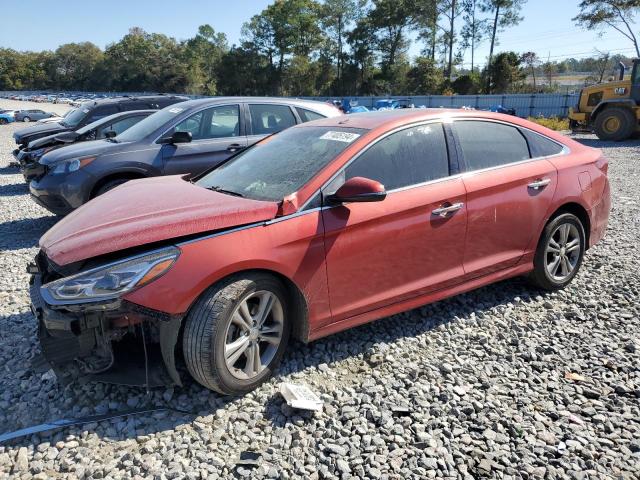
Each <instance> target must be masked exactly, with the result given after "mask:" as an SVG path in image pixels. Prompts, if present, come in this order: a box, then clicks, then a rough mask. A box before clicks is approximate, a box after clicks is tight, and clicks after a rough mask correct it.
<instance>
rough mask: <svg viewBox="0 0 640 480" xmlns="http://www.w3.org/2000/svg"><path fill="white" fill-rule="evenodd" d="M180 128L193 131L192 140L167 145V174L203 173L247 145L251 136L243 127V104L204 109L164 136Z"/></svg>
mask: <svg viewBox="0 0 640 480" xmlns="http://www.w3.org/2000/svg"><path fill="white" fill-rule="evenodd" d="M177 131H184V132H190V133H191V136H192V141H191V142H189V143H178V144H175V145H173V144H165V145H163V147H162V158H163V161H164V174H165V175H177V174H185V173H190V174H194V175H195V174H198V173H201V172H203V171H204V170H206V169H208V168H210V167H213V166H215V165H218V164H220V163H221V162H223V161H224V160H226V159H227V158H229V157H230V156H231V155H233V153H234V152H236V151H238V150H242V149H244V148H246V147H247V137H246V136H245V135H244V133H243V132H242V129H241V122H240V107H239V105H221V106H216V107H211V108H207V109H205V110H200V111H199V112H196V113H194V114H193V115H191V116H189V117H188V118H186V119H185V120H182V121H181V122H180V123H178V124H177V125H175V126H174V127H173V128H172V129H171V130H169V131H168V132H165V134H164V135H163V137H169V136H171V135H172V134H173V133H174V132H177Z"/></svg>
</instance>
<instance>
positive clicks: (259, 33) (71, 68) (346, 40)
mask: <svg viewBox="0 0 640 480" xmlns="http://www.w3.org/2000/svg"><path fill="white" fill-rule="evenodd" d="M526 1H527V0H322V1H320V0H275V1H274V2H273V3H272V4H270V5H269V6H267V7H266V8H265V9H264V10H263V11H262V12H260V13H259V14H257V15H255V16H253V17H252V18H250V19H249V20H248V21H247V22H246V23H245V24H244V25H243V27H242V33H241V40H240V42H239V43H238V44H234V45H232V46H230V45H229V43H228V40H227V37H226V35H225V34H224V33H221V32H216V31H215V30H214V29H213V28H212V27H211V26H210V25H202V26H200V27H199V29H198V32H197V34H196V35H195V36H194V37H192V38H189V39H187V40H181V41H179V40H176V39H175V38H172V37H169V36H167V35H164V34H160V33H148V32H145V31H144V30H142V29H140V28H137V27H136V28H132V29H131V30H130V31H129V33H128V34H127V35H125V36H124V37H123V38H122V39H120V40H119V41H117V42H115V43H112V44H110V45H108V46H107V47H106V48H105V49H104V50H102V49H100V48H99V47H97V46H96V45H94V44H92V43H90V42H84V43H69V44H65V45H61V46H60V47H58V48H57V49H56V50H55V51H42V52H18V51H15V50H12V49H6V48H3V49H0V90H44V89H46V90H79V91H121V92H135V91H158V92H176V93H190V94H202V95H285V96H312V95H327V96H343V95H382V94H408V95H415V94H439V93H460V94H473V93H503V92H508V91H522V90H526V89H531V88H532V87H531V86H530V85H529V82H525V81H524V79H525V77H527V76H528V75H529V74H530V73H533V76H534V78H535V75H536V71H538V72H540V71H543V72H544V71H548V70H549V69H555V70H560V69H561V68H562V65H561V64H560V63H559V62H546V64H548V65H547V66H546V70H545V68H544V65H545V62H542V61H540V60H539V59H538V58H537V56H536V55H535V53H533V52H529V53H526V54H524V55H522V54H516V53H515V52H510V51H507V52H500V53H497V49H498V48H499V40H500V35H501V34H502V32H504V31H505V30H506V29H508V28H510V27H513V26H515V25H518V24H519V23H520V22H521V21H522V19H523V18H522V16H521V9H522V6H523V5H524V4H525V2H526ZM612 1H613V3H616V1H617V0H606V1H599V0H587V1H583V2H582V3H581V4H580V8H581V10H580V12H581V13H580V15H583V14H584V15H587V14H588V13H589V12H591V13H593V9H595V8H599V7H598V5H597V4H599V3H600V4H605V7H606V5H607V4H609V3H611V2H612ZM625 1H626V3H631V4H635V3H637V1H636V0H634V1H632V2H629V1H628V0H621V1H620V2H618V3H625ZM629 8H630V9H631V12H625V16H624V17H622V20H624V21H625V23H626V24H627V25H629V22H630V21H631V20H632V16H631V14H632V13H634V9H636V8H637V7H633V5H632V6H631V7H629ZM618 11H619V9H618ZM596 13H597V12H596ZM600 13H602V12H600ZM614 14H615V11H613V14H612V15H614ZM580 15H578V17H576V18H575V19H574V20H575V21H576V22H577V23H581V24H584V25H585V26H586V27H587V28H592V29H598V28H600V27H602V26H603V25H605V24H606V22H609V24H611V23H612V22H614V23H615V22H616V21H617V22H618V24H621V21H620V19H617V18H614V17H612V15H609V16H606V15H600V17H599V18H600V19H601V20H602V21H600V22H594V21H593V18H592V17H589V16H584V17H580ZM629 32H631V35H633V33H632V32H633V31H632V29H630V30H629ZM627 36H629V35H627ZM633 38H634V39H635V37H633ZM413 43H416V44H417V45H419V47H420V54H419V55H418V56H417V57H415V58H413V59H412V58H410V56H409V53H408V52H409V49H410V47H411V46H412V44H413ZM483 44H485V45H487V46H489V55H488V58H486V59H483V60H486V61H485V62H484V66H483V67H482V68H479V65H480V63H481V62H480V61H479V59H478V58H477V53H476V52H477V50H478V48H479V46H480V45H483ZM465 57H468V58H470V63H465V62H464V59H465ZM553 65H555V66H553ZM565 65H566V64H565ZM552 66H553V68H552ZM534 83H535V82H534ZM533 88H539V87H538V86H534V87H533ZM540 88H542V87H540Z"/></svg>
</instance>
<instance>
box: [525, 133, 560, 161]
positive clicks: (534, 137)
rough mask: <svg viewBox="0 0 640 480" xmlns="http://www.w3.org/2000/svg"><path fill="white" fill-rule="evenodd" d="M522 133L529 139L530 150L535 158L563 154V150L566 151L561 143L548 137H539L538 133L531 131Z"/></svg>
mask: <svg viewBox="0 0 640 480" xmlns="http://www.w3.org/2000/svg"><path fill="white" fill-rule="evenodd" d="M522 133H523V134H524V136H525V137H527V141H528V142H529V150H531V156H532V157H533V158H537V157H548V156H551V155H557V154H559V153H562V150H563V149H564V146H562V145H560V144H559V143H556V142H554V141H553V140H551V139H549V138H547V137H543V136H542V135H538V134H537V133H533V132H532V131H530V130H523V131H522Z"/></svg>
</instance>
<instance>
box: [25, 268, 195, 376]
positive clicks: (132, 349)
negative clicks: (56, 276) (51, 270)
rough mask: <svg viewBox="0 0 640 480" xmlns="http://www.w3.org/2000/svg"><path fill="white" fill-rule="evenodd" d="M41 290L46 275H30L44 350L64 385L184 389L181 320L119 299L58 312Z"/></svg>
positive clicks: (41, 343)
mask: <svg viewBox="0 0 640 480" xmlns="http://www.w3.org/2000/svg"><path fill="white" fill-rule="evenodd" d="M41 287H42V275H41V274H40V273H34V274H32V277H31V281H30V291H29V293H30V296H31V311H32V312H33V315H34V317H35V318H36V321H37V326H38V339H39V342H40V348H41V350H42V354H43V356H44V358H45V360H46V362H47V363H48V364H49V366H50V367H51V368H52V369H53V371H54V373H55V374H56V376H57V377H58V379H59V380H60V381H61V383H68V382H70V381H74V380H96V381H103V382H106V383H116V384H122V385H138V386H159V385H174V384H178V385H181V381H180V376H179V375H178V373H177V371H176V368H175V358H174V353H173V351H174V347H175V343H176V340H177V336H178V331H179V328H180V323H181V320H182V319H181V318H175V317H173V318H172V317H169V316H168V315H166V314H164V313H162V312H156V311H152V310H148V309H145V308H143V307H138V306H137V305H135V304H132V303H130V302H127V301H123V300H119V299H118V300H115V301H111V302H109V303H102V304H84V305H69V306H64V307H56V306H52V305H50V304H48V303H47V301H46V299H45V297H44V296H43V295H42V288H41ZM143 342H144V343H145V346H146V348H144V347H143V345H142V343H143Z"/></svg>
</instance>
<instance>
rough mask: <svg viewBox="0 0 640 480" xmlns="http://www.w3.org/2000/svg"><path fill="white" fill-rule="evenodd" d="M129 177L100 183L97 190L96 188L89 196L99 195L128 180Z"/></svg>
mask: <svg viewBox="0 0 640 480" xmlns="http://www.w3.org/2000/svg"><path fill="white" fill-rule="evenodd" d="M129 180H130V179H129V178H117V179H115V180H110V181H108V182H107V183H105V184H104V185H102V186H101V187H100V188H98V190H96V192H95V194H94V195H93V196H92V197H91V198H95V197H99V196H100V195H102V194H104V193H107V192H108V191H109V190H113V189H114V188H116V187H117V186H119V185H122V184H123V183H126V182H128V181H129Z"/></svg>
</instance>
